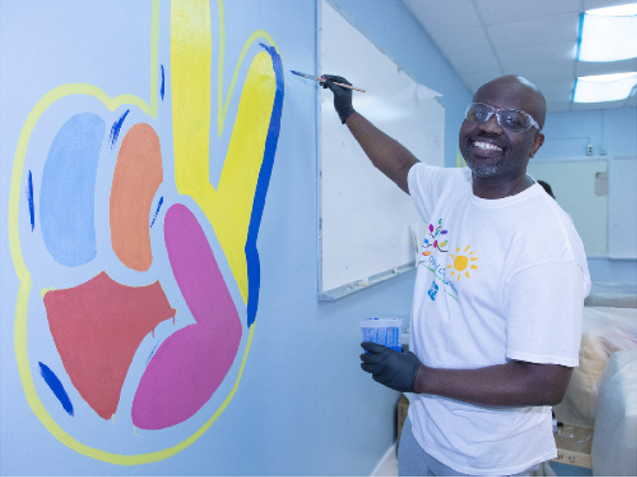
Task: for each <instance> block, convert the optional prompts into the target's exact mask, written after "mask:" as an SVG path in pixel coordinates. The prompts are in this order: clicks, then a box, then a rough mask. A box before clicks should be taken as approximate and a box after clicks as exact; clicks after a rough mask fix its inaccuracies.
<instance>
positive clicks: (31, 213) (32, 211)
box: [27, 171, 35, 232]
mask: <svg viewBox="0 0 637 477" xmlns="http://www.w3.org/2000/svg"><path fill="white" fill-rule="evenodd" d="M28 187H29V189H28V191H27V196H28V199H29V219H30V220H31V232H33V230H34V229H35V208H34V206H33V174H32V173H31V171H29V186H28Z"/></svg>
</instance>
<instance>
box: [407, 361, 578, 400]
mask: <svg viewBox="0 0 637 477" xmlns="http://www.w3.org/2000/svg"><path fill="white" fill-rule="evenodd" d="M572 371H573V370H572V368H567V367H565V366H558V365H549V364H534V363H525V362H520V361H512V362H509V363H507V364H502V365H497V366H489V367H486V368H478V369H434V368H429V367H427V366H424V365H422V366H420V368H419V369H418V372H417V374H416V380H415V386H414V387H415V392H417V393H424V394H435V395H439V396H445V397H448V398H452V399H458V400H460V401H467V402H472V403H476V404H485V405H492V406H546V405H555V404H558V403H559V402H560V401H561V400H562V399H563V397H564V394H565V393H566V388H567V387H568V383H569V381H570V379H571V374H572Z"/></svg>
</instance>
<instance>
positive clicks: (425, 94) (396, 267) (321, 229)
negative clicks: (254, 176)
mask: <svg viewBox="0 0 637 477" xmlns="http://www.w3.org/2000/svg"><path fill="white" fill-rule="evenodd" d="M324 5H328V6H329V7H331V8H332V9H333V10H334V11H335V13H336V14H338V15H339V16H340V17H341V18H342V19H343V20H344V21H345V22H347V23H348V24H349V25H350V26H351V27H352V29H353V30H354V31H355V35H356V36H361V37H362V38H364V39H365V40H366V41H367V42H368V43H369V45H370V46H371V47H372V48H374V49H375V50H377V51H378V52H379V53H380V54H382V55H383V56H384V57H385V58H387V60H389V61H390V62H391V63H392V68H393V67H396V68H397V71H398V72H399V73H398V74H399V75H402V76H400V79H401V80H402V81H406V82H407V83H408V84H409V85H411V86H410V88H411V89H408V90H405V91H412V93H410V94H412V95H413V96H409V99H408V100H407V101H410V102H412V101H413V102H412V103H411V104H414V105H416V104H417V106H414V108H415V111H418V114H419V115H422V114H426V116H424V117H425V118H433V119H431V121H432V122H433V123H434V124H435V125H436V127H435V128H431V133H430V134H429V135H428V136H425V137H427V138H429V136H431V137H433V141H434V143H435V145H434V146H433V147H432V145H430V144H428V143H427V142H424V141H423V142H422V145H421V146H420V150H418V149H412V150H413V151H414V153H415V154H416V155H417V156H418V155H420V156H423V157H421V159H426V158H428V157H431V158H432V163H433V164H436V165H441V166H444V133H445V131H444V106H443V104H442V103H441V102H440V100H439V98H437V97H436V96H440V95H439V94H438V93H435V92H433V91H431V90H429V89H428V88H426V87H425V86H422V85H420V84H419V83H418V82H417V81H415V80H414V79H413V78H412V77H411V76H409V75H408V74H406V72H404V71H403V70H402V69H401V68H400V67H399V66H398V65H397V64H396V63H395V61H394V60H393V59H392V58H391V57H390V56H388V55H387V54H386V53H385V52H383V51H382V50H381V49H380V48H378V47H377V46H376V45H375V44H374V43H373V42H372V41H371V40H370V39H369V38H368V37H366V35H365V34H364V33H362V32H361V31H360V30H358V29H357V28H356V26H354V25H352V24H351V23H350V21H349V20H348V19H347V18H345V17H344V16H343V15H342V13H341V12H340V11H339V9H338V8H335V7H334V6H333V5H331V4H330V2H328V1H327V0H317V28H316V32H317V52H318V54H317V57H316V61H317V68H316V71H317V72H323V71H322V69H324V68H328V69H329V68H330V66H323V65H322V62H323V61H324V56H325V55H324V54H323V53H324V48H325V44H324V41H323V40H324V38H323V34H324V25H323V21H324V19H325V18H324V16H325V12H324V10H323V7H324ZM330 13H331V12H330ZM339 21H340V20H339ZM328 26H330V27H331V26H333V25H331V24H330V25H328ZM353 43H354V42H353ZM327 51H331V50H327ZM335 63H338V62H335ZM333 66H334V65H332V67H333ZM337 69H338V68H337ZM326 72H328V73H331V72H332V71H326ZM339 72H340V70H339V71H334V73H339ZM372 80H373V79H372ZM372 83H373V81H372ZM397 83H400V81H398V82H397ZM392 84H396V83H392ZM361 86H363V87H365V86H366V85H361ZM377 86H378V85H377ZM381 88H382V87H381ZM317 91H318V94H317V96H316V108H317V113H318V120H317V129H316V132H317V152H318V156H317V159H318V160H317V177H318V183H319V186H318V192H317V197H318V208H317V211H318V248H319V253H318V270H319V280H318V286H319V293H318V299H319V301H333V300H336V299H338V298H341V297H344V296H346V295H349V294H351V293H354V292H357V291H360V290H363V289H367V288H368V287H369V286H371V285H374V284H377V283H381V282H383V281H386V280H389V279H392V278H394V277H397V276H399V275H402V274H404V273H406V272H409V271H411V270H414V269H415V268H416V254H415V252H414V253H413V255H412V248H411V245H407V244H408V243H409V244H411V242H412V240H413V238H412V237H413V235H414V233H415V236H416V242H417V243H418V242H419V241H420V239H422V236H424V231H425V227H426V224H424V222H423V221H422V219H421V218H420V217H419V215H418V213H417V211H416V209H415V207H413V205H412V204H411V200H410V199H409V197H408V196H407V195H405V196H404V197H405V199H406V200H405V202H404V205H405V206H409V207H413V216H411V214H412V213H411V210H412V209H411V208H409V209H403V208H402V204H403V203H402V199H399V202H401V208H400V209H397V210H400V211H403V212H401V214H399V215H400V216H401V217H402V218H401V219H398V220H399V221H400V224H396V223H395V221H394V222H392V221H391V220H390V222H389V223H390V225H391V224H394V225H399V226H400V227H401V230H402V228H403V227H404V230H402V231H401V233H402V237H403V239H401V241H400V244H401V245H400V246H399V247H398V248H397V249H396V248H395V249H393V250H394V251H393V252H392V253H391V254H389V255H387V256H385V257H384V259H385V265H384V266H388V269H386V270H384V271H379V269H381V270H382V268H383V266H378V267H376V269H375V270H374V267H373V266H370V267H365V266H363V267H362V269H361V270H360V271H361V273H360V274H359V276H353V275H355V273H352V270H354V269H357V268H358V267H359V266H360V263H361V258H360V254H354V255H351V254H350V255H348V257H349V258H351V260H352V261H351V262H350V265H353V267H352V268H351V269H350V270H349V271H346V269H347V267H345V269H344V270H345V273H344V274H343V275H342V276H341V277H340V278H344V280H343V279H341V280H339V279H338V277H339V273H340V272H338V271H337V268H336V267H335V266H334V265H333V264H331V265H329V266H330V268H329V270H331V272H330V274H329V277H330V280H329V282H330V284H329V286H330V287H331V288H330V289H326V287H325V285H326V275H325V273H326V270H325V266H326V265H325V262H324V260H325V259H326V257H328V256H329V257H332V256H333V255H329V254H328V255H326V251H325V248H326V247H328V249H329V250H332V249H333V248H334V244H335V243H337V242H336V240H335V237H334V235H333V234H332V235H330V241H329V244H331V245H329V244H328V242H326V235H325V231H326V230H327V228H326V222H325V218H324V215H325V212H326V209H325V199H326V196H325V193H326V192H325V181H324V177H325V171H326V170H327V169H330V168H331V169H333V164H332V163H330V164H329V167H326V164H325V163H324V153H326V151H325V149H324V144H323V141H324V138H323V134H324V133H325V134H327V133H326V132H325V131H324V129H323V126H324V123H323V121H324V115H325V114H326V112H327V114H331V115H333V116H334V118H335V119H336V120H338V118H337V116H336V112H334V110H333V108H330V110H329V111H324V108H325V98H324V97H323V95H322V94H321V90H320V88H318V87H317ZM397 91H399V92H402V90H400V89H398V90H397ZM379 92H380V93H382V92H383V91H381V89H377V90H376V94H377V93H379ZM372 94H374V93H369V92H368V93H367V94H365V95H364V96H360V97H358V98H355V100H356V99H358V100H359V101H361V102H362V101H363V100H367V99H372V98H373V99H374V101H375V102H374V103H373V104H374V105H380V107H381V108H382V103H383V102H385V101H386V100H387V99H386V98H385V97H383V96H380V97H378V96H372ZM370 96H371V98H370ZM403 96H404V94H403ZM376 98H379V99H380V101H379V102H376V101H378V100H377V99H376ZM411 98H413V99H411ZM330 99H331V98H330ZM390 99H391V98H390ZM400 101H405V99H404V98H403V99H399V100H398V102H396V103H394V102H392V103H391V104H392V105H393V104H396V105H397V106H398V107H400V104H403V103H400ZM330 102H331V101H330ZM359 106H360V111H361V112H363V114H365V115H366V116H367V117H370V118H371V120H372V121H373V122H376V121H380V123H379V124H377V126H378V127H379V128H381V129H383V130H385V127H386V126H385V125H384V123H383V122H382V120H381V119H380V118H372V117H371V116H368V115H369V114H370V112H369V111H368V110H366V109H365V108H364V107H363V105H362V104H359ZM375 107H376V106H375ZM367 108H369V106H367ZM423 108H424V109H423ZM357 109H358V107H357ZM433 112H435V115H433V116H432V115H431V114H432V113H433ZM385 114H387V113H385ZM389 114H390V116H391V112H390V113H389ZM439 115H441V116H442V117H438V116H439ZM426 124H427V123H426V122H425V123H423V124H422V125H421V127H425V125H426ZM438 125H441V126H440V127H441V128H442V129H441V131H438ZM342 127H343V128H346V126H344V125H343V126H342ZM392 127H394V128H395V126H392ZM401 131H402V130H401ZM386 132H387V133H388V134H390V135H392V136H393V135H396V137H397V138H398V139H399V140H400V141H401V142H403V141H406V142H403V143H404V144H405V145H406V146H407V147H410V148H412V147H414V146H413V144H410V143H413V142H414V137H415V138H417V140H418V141H420V140H421V138H424V137H423V136H421V135H420V133H419V134H418V135H415V134H411V135H404V134H403V136H405V137H404V138H401V137H400V135H399V134H398V132H396V131H393V132H392V130H391V128H389V129H387V130H386ZM412 136H413V137H412ZM339 138H340V136H339ZM351 140H352V141H355V139H354V138H353V137H352V139H351ZM428 140H431V139H428ZM438 141H439V142H438ZM347 144H349V143H347ZM357 146H358V145H357ZM428 146H429V148H428ZM344 147H351V146H344ZM356 149H357V151H360V155H361V156H363V157H364V153H363V152H362V149H360V146H358V147H357V148H356ZM428 152H429V153H428ZM348 157H354V156H348ZM356 157H357V156H356ZM436 161H437V162H439V163H440V164H437V162H436ZM355 167H358V166H355ZM347 170H348V171H350V172H351V171H352V170H356V169H347ZM369 171H373V173H374V174H380V173H379V172H378V171H376V170H375V169H374V167H373V165H372V164H371V162H370V163H369ZM332 172H333V171H332ZM365 172H366V171H365ZM379 177H380V176H379ZM381 180H382V181H389V179H386V178H385V177H383V178H382V179H381ZM370 184H376V185H379V183H375V182H371V183H370ZM334 186H336V190H341V191H343V189H339V188H338V183H333V182H330V185H329V187H330V188H332V190H334ZM390 187H391V188H392V192H391V193H390V194H389V195H388V196H387V198H390V203H391V201H394V200H396V199H397V198H396V197H395V196H394V195H393V190H394V189H393V188H394V187H396V186H395V185H394V184H391V185H390V182H387V188H390ZM381 188H382V189H381V190H383V191H384V192H383V193H387V192H388V191H387V190H386V189H384V183H383V185H381ZM395 191H396V195H402V194H403V193H402V192H400V191H399V190H398V188H396V189H395ZM343 193H344V196H345V197H346V196H347V194H346V193H345V192H344V191H343ZM363 195H364V194H363ZM330 197H331V195H330ZM366 199H369V197H367V196H366ZM348 203H349V202H348ZM333 209H334V203H331V204H330V210H333ZM407 210H410V212H409V213H407V214H405V211H407ZM345 217H346V216H345V215H338V216H337V217H333V218H335V219H336V220H337V222H338V220H342V219H343V218H345ZM383 217H387V215H383ZM391 217H393V216H391ZM329 220H330V222H329V224H331V225H330V228H331V229H333V228H334V227H335V226H336V227H338V225H336V223H335V222H333V221H332V218H329ZM404 220H406V221H407V222H404V223H403V222H402V221H404ZM353 223H356V222H353ZM359 225H360V224H359ZM364 228H365V227H362V228H361V230H363V229H364ZM387 230H394V229H393V228H392V227H390V228H389V229H387ZM346 236H347V237H349V239H351V236H350V235H346ZM407 236H409V238H408V239H406V237H407ZM349 239H348V244H347V245H346V246H345V250H351V240H349ZM393 243H397V242H393ZM388 249H389V247H388ZM413 250H416V248H415V247H414V248H413ZM398 256H400V258H398ZM349 258H348V260H349ZM392 261H394V262H395V263H391V262H392ZM387 262H390V263H387ZM399 262H402V263H399ZM348 280H350V281H349V283H343V282H347V281H348ZM332 285H336V286H335V287H332Z"/></svg>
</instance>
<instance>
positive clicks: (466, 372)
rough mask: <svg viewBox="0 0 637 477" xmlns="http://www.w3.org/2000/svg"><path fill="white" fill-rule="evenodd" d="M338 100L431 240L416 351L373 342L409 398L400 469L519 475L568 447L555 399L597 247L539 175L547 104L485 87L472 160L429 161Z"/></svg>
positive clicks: (574, 344) (475, 107)
mask: <svg viewBox="0 0 637 477" xmlns="http://www.w3.org/2000/svg"><path fill="white" fill-rule="evenodd" d="M334 82H340V83H347V80H345V79H344V78H341V77H336V76H327V77H326V81H325V83H324V86H325V87H326V88H329V89H331V90H332V92H333V93H334V106H335V109H336V111H337V113H338V114H339V117H340V119H341V121H342V122H343V123H344V124H346V125H347V127H348V128H349V130H350V131H351V133H352V134H353V136H354V137H355V138H356V140H357V141H358V142H359V144H360V145H361V147H362V148H363V150H364V151H365V153H366V154H367V156H368V157H369V158H370V160H371V161H372V163H373V164H374V165H375V166H376V167H377V168H378V169H380V170H381V171H382V172H383V173H384V174H386V175H387V176H388V177H389V178H390V179H392V180H393V181H394V182H395V183H396V184H397V185H398V186H399V187H400V188H401V189H402V190H404V191H405V192H407V193H409V194H410V195H411V196H412V199H413V201H414V204H415V206H416V208H417V209H418V211H419V213H420V215H421V216H422V218H423V220H424V221H425V223H426V224H428V234H427V237H425V239H424V241H423V243H422V245H421V255H420V259H419V260H418V270H417V274H416V283H415V290H414V302H413V308H412V318H411V326H410V337H409V348H410V352H407V353H399V352H396V351H393V350H390V349H388V348H386V347H384V346H381V345H376V344H373V343H363V344H362V346H363V348H364V349H365V350H366V353H364V354H362V355H361V360H362V362H363V363H362V365H361V366H362V368H363V369H364V370H365V371H367V372H370V373H372V375H373V378H374V379H375V380H376V381H378V382H380V383H382V384H385V385H386V386H389V387H390V388H393V389H396V390H398V391H402V392H406V393H414V394H410V395H409V396H408V397H409V400H410V406H409V414H408V420H407V422H406V423H405V425H404V427H403V433H402V435H401V441H400V448H399V455H398V464H399V472H400V474H401V475H466V474H469V475H498V474H500V475H511V474H518V473H523V472H530V470H531V469H532V468H534V467H535V466H537V465H538V464H540V463H542V462H544V461H547V460H549V459H551V458H553V457H555V456H556V448H555V442H554V439H553V435H552V420H551V409H550V406H552V405H555V404H557V403H559V402H560V401H561V400H562V398H563V397H564V393H565V392H566V388H567V387H568V383H569V380H570V377H571V373H572V368H573V367H574V366H577V365H578V357H579V344H580V334H581V320H582V309H583V302H584V298H585V297H586V295H587V294H588V290H589V288H590V278H589V274H588V268H587V264H586V256H585V253H584V248H583V245H582V243H581V240H580V238H579V236H578V235H577V232H576V231H575V228H574V227H573V224H572V222H571V220H570V219H569V217H568V215H567V214H566V213H565V212H564V211H563V210H562V209H561V208H560V207H559V206H558V205H557V203H556V202H555V201H554V200H553V199H551V198H550V197H549V196H548V195H547V194H546V193H545V192H544V190H543V189H542V188H541V187H540V185H538V184H537V183H536V182H535V181H534V180H533V178H532V177H530V176H529V175H528V174H527V173H526V168H527V164H528V162H529V160H530V159H531V158H532V157H533V156H534V155H535V153H536V152H537V151H538V149H539V148H540V147H541V146H542V143H543V142H544V135H543V134H542V132H541V130H542V127H543V125H544V120H545V116H546V102H545V99H544V97H543V95H542V94H541V93H540V91H539V90H538V89H537V88H536V87H535V86H534V85H533V84H531V83H530V82H528V81H527V80H525V79H523V78H520V77H516V76H504V77H501V78H497V79H495V80H493V81H490V82H489V83H486V84H485V85H483V86H482V87H481V88H480V89H479V90H478V91H477V92H476V94H475V96H474V98H473V102H472V103H471V104H470V105H469V107H468V108H467V111H466V116H465V119H464V122H463V123H462V126H461V128H460V134H459V146H460V150H461V152H462V155H463V157H464V159H465V161H466V163H467V166H468V168H462V169H458V168H436V167H430V166H427V165H425V164H424V163H420V162H419V161H418V159H416V158H415V157H414V156H413V155H412V154H411V153H410V152H409V151H408V150H407V149H406V148H404V147H403V146H402V145H401V144H399V143H398V142H397V141H395V140H394V139H392V138H390V137H389V136H387V135H386V134H384V133H383V132H382V131H380V130H378V129H377V128H376V127H375V126H374V125H372V124H371V123H370V122H369V121H367V120H366V119H365V118H364V117H363V116H362V115H361V114H359V113H357V112H356V111H355V110H354V108H353V105H352V92H351V90H348V89H346V88H342V87H340V86H338V85H336V84H334Z"/></svg>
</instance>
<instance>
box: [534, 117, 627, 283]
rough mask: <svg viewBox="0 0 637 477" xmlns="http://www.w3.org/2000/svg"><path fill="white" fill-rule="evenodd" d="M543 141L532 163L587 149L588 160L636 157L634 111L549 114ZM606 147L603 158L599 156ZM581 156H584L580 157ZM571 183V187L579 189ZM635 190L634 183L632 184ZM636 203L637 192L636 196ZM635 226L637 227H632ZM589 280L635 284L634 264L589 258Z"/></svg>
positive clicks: (574, 155)
mask: <svg viewBox="0 0 637 477" xmlns="http://www.w3.org/2000/svg"><path fill="white" fill-rule="evenodd" d="M544 133H545V134H546V141H545V143H544V145H543V146H542V148H541V149H540V151H539V152H538V154H537V156H536V158H535V160H538V161H551V160H559V159H564V158H575V157H581V158H582V159H581V160H587V159H586V157H585V153H586V152H585V151H586V149H585V148H586V146H587V145H589V144H591V145H593V146H594V155H593V156H592V157H591V158H590V159H591V160H599V159H604V158H606V157H610V156H620V157H621V156H628V157H637V109H635V108H622V109H606V110H592V111H581V112H569V113H553V114H548V115H547V119H546V126H545V129H544ZM601 146H605V148H606V155H602V154H600V147H601ZM582 156H584V157H582ZM578 186H579V185H578V184H573V187H578ZM635 187H636V190H637V184H636V185H635ZM635 200H637V192H636V195H635ZM632 227H637V224H632ZM588 265H589V270H590V273H591V279H592V280H593V281H597V282H621V283H626V282H627V283H633V284H634V283H637V261H636V260H615V259H609V258H599V257H594V258H589V260H588Z"/></svg>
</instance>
